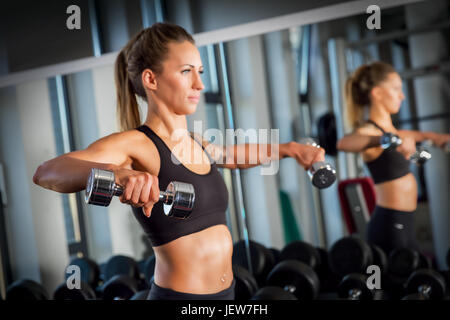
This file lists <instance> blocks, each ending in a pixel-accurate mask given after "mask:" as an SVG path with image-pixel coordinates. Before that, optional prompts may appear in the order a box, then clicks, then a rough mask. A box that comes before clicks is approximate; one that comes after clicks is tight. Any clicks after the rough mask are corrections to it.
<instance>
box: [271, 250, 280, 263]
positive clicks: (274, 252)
mask: <svg viewBox="0 0 450 320" xmlns="http://www.w3.org/2000/svg"><path fill="white" fill-rule="evenodd" d="M269 250H270V251H272V255H273V257H274V258H275V264H274V265H276V264H277V263H278V262H280V254H281V251H280V250H278V249H277V248H270V249H269Z"/></svg>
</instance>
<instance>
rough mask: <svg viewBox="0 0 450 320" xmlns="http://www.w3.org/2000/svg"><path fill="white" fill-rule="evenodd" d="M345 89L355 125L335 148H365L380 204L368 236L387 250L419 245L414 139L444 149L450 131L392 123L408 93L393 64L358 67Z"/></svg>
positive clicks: (449, 136) (449, 138)
mask: <svg viewBox="0 0 450 320" xmlns="http://www.w3.org/2000/svg"><path fill="white" fill-rule="evenodd" d="M345 94H346V102H347V110H346V111H347V115H348V118H349V120H350V122H351V123H352V125H353V126H354V128H355V129H354V131H353V132H352V133H351V134H348V135H346V136H344V137H343V138H342V139H340V140H339V141H338V144H337V148H338V150H341V151H346V152H358V153H361V155H362V158H363V161H364V162H365V164H366V166H367V168H368V169H369V171H370V174H371V176H372V178H373V180H374V183H375V191H376V208H375V210H374V212H373V213H372V215H371V218H370V221H369V224H368V229H367V240H368V242H370V243H373V244H376V245H378V246H379V247H381V248H382V249H384V251H385V252H386V253H387V254H389V252H390V251H391V250H392V249H394V248H398V247H409V248H413V249H417V244H416V241H415V236H414V225H413V218H414V214H413V213H414V211H415V210H416V207H417V183H416V180H415V177H414V175H413V174H412V173H411V172H410V161H411V160H414V161H420V159H417V157H419V158H420V155H419V154H418V153H416V142H421V141H424V140H431V141H432V142H433V144H434V145H436V146H438V147H442V148H444V146H445V145H446V144H447V143H448V142H449V141H450V135H449V134H439V133H435V132H420V131H412V130H398V129H397V128H395V127H394V125H393V123H392V119H391V115H393V114H396V113H397V112H398V111H399V109H400V106H401V103H402V101H403V100H404V98H405V97H404V94H403V91H402V80H401V78H400V76H399V74H398V73H397V72H396V71H395V69H394V68H393V67H392V66H391V65H389V64H386V63H383V62H374V63H371V64H367V65H363V66H361V67H359V68H358V69H357V70H356V71H355V72H354V73H353V75H352V76H351V77H350V78H349V79H348V80H347V83H346V92H345ZM365 112H366V114H367V115H368V116H367V118H366V119H367V120H365V121H364V120H363V118H364V113H365Z"/></svg>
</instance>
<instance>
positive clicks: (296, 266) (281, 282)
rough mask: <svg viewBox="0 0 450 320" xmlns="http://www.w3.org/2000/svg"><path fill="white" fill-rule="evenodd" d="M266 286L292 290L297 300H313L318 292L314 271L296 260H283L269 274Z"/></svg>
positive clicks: (317, 282) (318, 282)
mask: <svg viewBox="0 0 450 320" xmlns="http://www.w3.org/2000/svg"><path fill="white" fill-rule="evenodd" d="M266 284H267V286H277V287H281V288H283V289H289V288H291V289H292V292H291V293H293V294H294V295H295V296H296V297H297V299H299V300H313V299H315V298H317V296H318V294H319V290H320V281H319V278H318V277H317V274H316V273H315V272H314V270H313V269H312V268H311V267H309V266H307V265H306V264H304V263H302V262H300V261H297V260H284V261H281V262H280V263H278V264H277V265H276V266H275V267H274V268H273V270H272V271H271V272H270V273H269V275H268V277H267V281H266Z"/></svg>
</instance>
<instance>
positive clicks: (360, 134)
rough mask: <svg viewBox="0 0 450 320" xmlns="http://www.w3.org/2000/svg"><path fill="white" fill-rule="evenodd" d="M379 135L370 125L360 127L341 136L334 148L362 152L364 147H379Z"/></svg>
mask: <svg viewBox="0 0 450 320" xmlns="http://www.w3.org/2000/svg"><path fill="white" fill-rule="evenodd" d="M380 138H381V137H380V136H379V135H376V134H375V133H374V132H373V129H372V128H370V127H360V128H357V129H356V130H355V131H354V132H352V133H349V134H347V135H345V136H344V137H343V138H341V139H340V140H339V141H338V142H337V144H336V148H337V149H338V150H340V151H344V152H363V151H365V150H366V149H369V148H373V147H379V146H380Z"/></svg>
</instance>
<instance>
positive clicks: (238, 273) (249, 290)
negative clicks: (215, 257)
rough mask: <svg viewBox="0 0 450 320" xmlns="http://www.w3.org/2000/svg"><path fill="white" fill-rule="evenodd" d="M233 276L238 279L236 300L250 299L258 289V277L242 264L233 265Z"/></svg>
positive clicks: (235, 290) (235, 291)
mask: <svg viewBox="0 0 450 320" xmlns="http://www.w3.org/2000/svg"><path fill="white" fill-rule="evenodd" d="M233 276H234V279H235V281H236V285H235V289H234V293H235V295H234V297H235V298H234V299H235V300H249V299H250V298H251V297H252V296H253V295H254V294H255V293H256V291H257V290H258V284H257V283H256V279H255V278H254V277H253V276H252V275H251V273H250V272H249V271H248V270H247V269H245V268H244V267H242V266H239V265H233Z"/></svg>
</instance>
